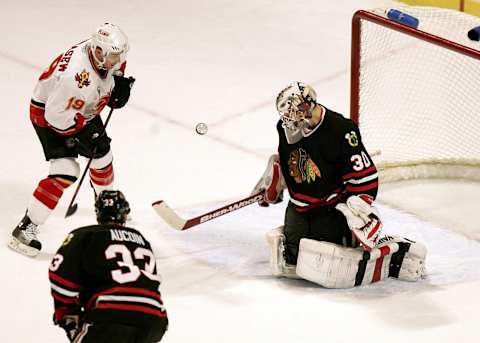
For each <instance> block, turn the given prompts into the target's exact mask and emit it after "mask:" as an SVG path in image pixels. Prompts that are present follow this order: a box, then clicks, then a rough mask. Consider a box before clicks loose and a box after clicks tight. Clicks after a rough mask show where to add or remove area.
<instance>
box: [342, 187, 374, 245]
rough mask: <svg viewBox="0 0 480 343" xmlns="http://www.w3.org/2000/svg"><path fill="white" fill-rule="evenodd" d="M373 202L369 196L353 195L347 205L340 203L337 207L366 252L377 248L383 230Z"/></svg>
mask: <svg viewBox="0 0 480 343" xmlns="http://www.w3.org/2000/svg"><path fill="white" fill-rule="evenodd" d="M371 202H372V199H371V197H369V196H364V195H361V196H356V195H352V196H350V197H349V198H348V199H347V202H346V204H345V203H340V204H337V206H335V208H336V209H337V210H339V211H340V212H342V213H343V215H344V216H345V218H346V219H347V224H348V227H349V228H350V230H352V233H353V234H354V236H355V237H356V238H357V239H358V240H359V241H360V243H361V244H362V246H363V248H364V249H365V250H366V251H371V250H372V249H373V248H374V247H375V245H376V243H377V240H378V236H379V235H380V232H381V229H382V222H381V221H380V217H379V214H378V211H377V209H376V208H375V207H374V206H372V205H371Z"/></svg>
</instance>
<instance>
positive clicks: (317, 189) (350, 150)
mask: <svg viewBox="0 0 480 343" xmlns="http://www.w3.org/2000/svg"><path fill="white" fill-rule="evenodd" d="M277 131H278V134H279V138H280V140H279V147H278V152H279V156H280V165H281V168H282V173H283V176H284V178H285V181H286V184H287V187H288V191H289V193H290V201H291V202H292V203H293V204H294V205H295V206H296V209H297V211H299V212H304V211H308V210H310V209H312V208H316V207H321V206H329V205H332V206H335V205H336V204H337V203H338V202H342V201H345V200H346V198H348V196H350V195H358V194H368V195H370V196H372V197H373V198H375V197H376V195H377V188H378V176H377V169H376V167H375V165H374V164H373V161H372V159H371V157H370V155H369V154H368V152H367V150H366V149H365V147H364V146H363V143H362V139H361V136H360V132H359V130H358V127H357V126H356V125H355V124H354V123H353V122H352V121H351V120H350V119H346V118H344V117H343V116H342V115H340V114H338V113H335V112H333V111H330V110H328V109H326V111H325V115H324V118H323V120H322V122H321V123H320V124H319V125H317V127H316V128H315V129H314V130H312V131H311V132H309V133H308V134H305V135H304V137H303V138H302V139H301V140H300V141H298V142H297V143H294V144H288V143H287V139H286V137H285V131H284V129H283V127H282V122H281V121H279V122H278V124H277Z"/></svg>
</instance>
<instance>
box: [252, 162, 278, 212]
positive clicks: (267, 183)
mask: <svg viewBox="0 0 480 343" xmlns="http://www.w3.org/2000/svg"><path fill="white" fill-rule="evenodd" d="M285 188H286V185H285V179H284V178H283V175H282V169H281V168H280V160H279V157H278V155H277V154H275V155H272V156H270V158H269V159H268V164H267V168H266V169H265V171H264V172H263V175H262V177H261V178H260V180H259V181H258V182H257V184H256V185H255V187H254V188H253V191H252V193H251V194H252V195H253V194H256V193H259V192H261V191H263V192H264V195H263V200H262V201H259V203H258V204H259V205H260V206H263V207H267V206H268V205H269V204H277V203H279V202H282V200H283V190H284V189H285Z"/></svg>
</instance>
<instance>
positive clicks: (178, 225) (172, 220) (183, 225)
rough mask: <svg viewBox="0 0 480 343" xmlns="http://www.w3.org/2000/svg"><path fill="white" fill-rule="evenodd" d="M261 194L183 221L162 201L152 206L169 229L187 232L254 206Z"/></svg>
mask: <svg viewBox="0 0 480 343" xmlns="http://www.w3.org/2000/svg"><path fill="white" fill-rule="evenodd" d="M263 193H264V191H261V192H259V193H256V194H254V195H251V196H249V197H247V198H244V199H241V200H238V201H235V202H232V203H231V204H228V205H225V206H223V207H220V208H217V209H215V210H213V211H210V212H208V213H204V214H201V215H199V216H197V217H194V218H191V219H183V218H181V217H180V216H179V215H178V214H176V213H175V211H174V210H172V209H171V208H170V207H169V206H168V205H167V204H166V203H165V201H163V200H159V201H156V202H154V203H153V204H152V206H153V209H154V210H155V211H156V212H157V213H158V215H159V216H160V217H162V219H163V220H164V221H165V222H166V223H167V224H168V225H170V226H171V227H173V228H174V229H177V230H180V231H182V230H187V229H189V228H191V227H193V226H196V225H199V224H202V223H205V222H207V221H209V220H212V219H215V218H218V217H220V216H223V215H224V214H227V213H230V212H233V211H236V210H238V209H241V208H242V207H245V206H248V205H251V204H254V203H256V202H259V201H261V200H263Z"/></svg>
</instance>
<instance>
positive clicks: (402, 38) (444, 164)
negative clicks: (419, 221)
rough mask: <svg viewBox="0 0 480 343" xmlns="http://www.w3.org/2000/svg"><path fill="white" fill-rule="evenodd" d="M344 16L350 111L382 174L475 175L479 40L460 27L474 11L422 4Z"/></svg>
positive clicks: (479, 170) (477, 21) (479, 127)
mask: <svg viewBox="0 0 480 343" xmlns="http://www.w3.org/2000/svg"><path fill="white" fill-rule="evenodd" d="M396 9H398V10H400V11H402V12H404V13H407V14H409V15H412V16H414V17H416V18H417V19H418V20H419V26H418V28H413V27H409V26H406V25H403V24H400V23H397V22H394V21H392V20H390V19H388V18H387V16H386V12H387V11H388V9H375V10H371V11H363V10H362V11H358V12H356V13H355V14H354V16H353V19H352V52H351V54H352V55H351V94H350V115H351V118H352V120H354V121H355V122H356V123H357V124H358V125H359V126H360V131H361V134H362V138H363V141H364V143H365V145H366V147H367V148H368V149H369V150H370V151H379V152H380V154H379V158H378V161H376V163H377V166H378V167H379V169H380V176H381V178H382V179H383V181H394V180H399V179H411V178H466V179H473V180H480V42H476V41H471V40H470V39H469V38H468V36H467V33H468V31H469V30H470V29H472V28H474V27H477V26H480V18H478V17H474V16H471V15H468V14H465V13H462V12H459V11H454V10H448V9H440V8H430V7H413V6H412V7H410V6H405V7H403V6H402V7H396Z"/></svg>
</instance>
